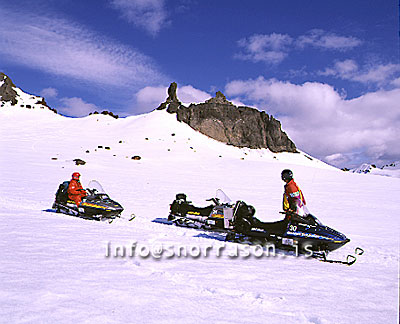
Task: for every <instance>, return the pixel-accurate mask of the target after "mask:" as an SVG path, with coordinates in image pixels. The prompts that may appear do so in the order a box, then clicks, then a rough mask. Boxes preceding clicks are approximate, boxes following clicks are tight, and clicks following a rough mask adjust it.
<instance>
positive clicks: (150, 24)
mask: <svg viewBox="0 0 400 324" xmlns="http://www.w3.org/2000/svg"><path fill="white" fill-rule="evenodd" d="M110 3H111V5H112V7H113V8H114V9H116V10H118V11H119V12H120V13H121V16H122V17H123V18H124V19H126V20H127V21H128V22H130V23H133V24H134V25H136V26H138V27H140V28H143V29H144V30H146V31H147V32H148V33H150V34H152V35H156V34H157V33H158V32H159V31H160V30H161V28H163V27H164V26H165V25H168V20H167V18H168V15H167V10H166V8H165V0H110Z"/></svg>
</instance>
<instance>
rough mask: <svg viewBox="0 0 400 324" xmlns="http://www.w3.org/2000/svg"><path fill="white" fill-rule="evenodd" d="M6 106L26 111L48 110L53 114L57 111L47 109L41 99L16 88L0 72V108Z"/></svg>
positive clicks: (43, 100)
mask: <svg viewBox="0 0 400 324" xmlns="http://www.w3.org/2000/svg"><path fill="white" fill-rule="evenodd" d="M6 105H11V106H19V107H22V108H28V109H35V108H39V109H49V110H51V111H53V112H55V113H57V110H55V109H53V108H51V107H49V106H48V105H47V103H46V101H45V99H44V98H43V97H38V96H34V95H30V94H27V93H25V92H23V91H22V90H21V89H19V88H17V87H16V86H15V84H14V83H13V82H12V80H11V79H10V78H9V77H8V76H7V75H5V74H4V73H2V72H0V107H4V106H6Z"/></svg>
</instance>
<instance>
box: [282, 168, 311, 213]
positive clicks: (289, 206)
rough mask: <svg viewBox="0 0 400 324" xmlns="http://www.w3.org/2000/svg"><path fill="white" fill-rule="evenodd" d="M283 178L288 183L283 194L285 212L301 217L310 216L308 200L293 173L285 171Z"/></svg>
mask: <svg viewBox="0 0 400 324" xmlns="http://www.w3.org/2000/svg"><path fill="white" fill-rule="evenodd" d="M281 178H282V180H283V181H285V183H286V184H285V192H284V194H283V210H284V211H291V212H294V213H296V214H297V215H300V216H305V215H306V214H308V210H307V207H306V200H305V199H304V196H303V193H302V192H301V190H300V188H299V186H298V185H297V184H296V182H294V180H293V172H292V171H291V170H289V169H285V170H283V171H282V173H281Z"/></svg>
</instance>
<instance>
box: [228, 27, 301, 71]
mask: <svg viewBox="0 0 400 324" xmlns="http://www.w3.org/2000/svg"><path fill="white" fill-rule="evenodd" d="M292 41H293V39H292V38H291V37H290V36H289V35H284V34H276V33H272V34H270V35H260V34H255V35H252V36H250V37H248V38H243V39H241V40H239V41H238V45H239V46H240V47H242V48H244V53H239V54H236V55H235V57H236V58H239V59H243V60H250V61H253V62H265V63H269V64H278V63H280V62H282V61H283V60H284V59H285V58H286V56H287V55H288V54H287V51H288V46H289V45H290V44H291V43H292Z"/></svg>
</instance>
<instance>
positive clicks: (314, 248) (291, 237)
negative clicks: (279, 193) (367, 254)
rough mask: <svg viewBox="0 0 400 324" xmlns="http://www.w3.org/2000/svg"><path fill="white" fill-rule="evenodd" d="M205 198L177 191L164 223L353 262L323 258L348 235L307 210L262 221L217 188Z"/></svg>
mask: <svg viewBox="0 0 400 324" xmlns="http://www.w3.org/2000/svg"><path fill="white" fill-rule="evenodd" d="M208 201H211V204H210V205H209V206H206V207H196V206H194V205H193V204H192V203H191V202H190V201H187V197H186V195H185V194H183V193H180V194H177V195H176V198H175V200H174V201H173V202H172V204H171V205H170V214H169V216H168V221H166V222H164V223H167V224H175V225H177V226H183V227H190V228H196V229H203V230H209V231H217V232H224V233H226V237H225V240H226V241H233V242H245V243H273V244H275V246H276V247H277V248H280V249H284V250H294V249H297V250H298V252H300V253H310V254H312V255H313V256H314V257H317V258H319V259H321V260H322V261H327V262H339V263H346V264H352V263H354V262H355V260H354V262H352V260H353V259H351V258H350V260H348V261H343V262H342V261H334V260H327V259H326V255H327V253H328V252H330V251H333V250H336V249H338V248H340V247H342V246H343V245H345V244H346V243H348V242H350V239H348V238H347V237H346V236H345V235H344V234H342V233H340V232H338V231H336V230H334V229H332V228H330V227H328V226H325V225H323V224H322V223H321V222H320V221H319V220H318V219H317V218H316V217H315V216H313V215H311V214H308V215H306V216H305V217H301V216H299V215H297V214H295V213H291V212H282V213H283V214H284V215H285V218H284V219H283V220H281V221H277V222H262V221H260V220H259V219H257V218H256V217H255V216H254V214H255V208H254V207H253V206H251V205H248V204H246V203H245V202H244V201H241V200H238V201H236V203H231V201H230V199H229V198H228V197H227V196H226V195H225V193H224V192H223V191H222V190H220V189H218V190H217V194H216V197H215V198H211V199H208ZM360 250H361V249H360ZM359 252H360V251H359Z"/></svg>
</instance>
